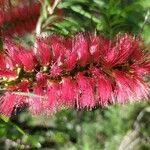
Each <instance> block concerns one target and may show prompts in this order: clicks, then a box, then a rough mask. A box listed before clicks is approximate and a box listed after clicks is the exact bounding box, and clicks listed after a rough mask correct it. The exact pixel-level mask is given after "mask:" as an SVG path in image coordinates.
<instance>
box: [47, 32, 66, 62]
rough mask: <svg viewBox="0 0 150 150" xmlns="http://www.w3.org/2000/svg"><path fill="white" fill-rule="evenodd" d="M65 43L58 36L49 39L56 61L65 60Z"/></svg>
mask: <svg viewBox="0 0 150 150" xmlns="http://www.w3.org/2000/svg"><path fill="white" fill-rule="evenodd" d="M63 41H64V39H63V38H61V37H59V36H56V35H52V36H51V37H50V38H49V42H50V45H51V47H52V52H53V60H54V61H56V60H58V59H59V60H60V62H61V61H63V60H64V53H65V50H64V45H63Z"/></svg>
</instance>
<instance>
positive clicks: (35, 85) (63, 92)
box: [0, 33, 150, 114]
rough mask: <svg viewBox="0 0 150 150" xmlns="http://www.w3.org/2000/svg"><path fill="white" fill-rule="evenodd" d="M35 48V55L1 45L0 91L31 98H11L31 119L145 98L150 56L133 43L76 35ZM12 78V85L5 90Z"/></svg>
mask: <svg viewBox="0 0 150 150" xmlns="http://www.w3.org/2000/svg"><path fill="white" fill-rule="evenodd" d="M36 42H37V43H36V44H37V52H38V53H37V54H35V53H33V50H30V51H29V50H27V49H26V48H24V47H23V46H20V45H17V44H14V43H12V42H11V41H10V39H9V40H5V48H6V51H4V52H3V54H2V55H1V57H0V60H1V61H2V64H1V66H0V76H1V77H7V80H3V78H2V80H1V86H2V88H5V89H6V91H9V93H16V92H29V91H33V95H34V96H33V97H30V96H28V95H25V96H17V97H16V98H17V99H19V101H18V100H15V105H14V106H15V107H18V106H22V105H23V104H27V103H28V105H29V109H30V110H31V112H33V113H34V114H37V113H46V114H51V113H53V112H55V111H57V110H59V109H61V108H62V107H65V108H72V107H77V109H85V108H86V109H92V108H95V107H97V106H102V107H104V106H108V105H109V104H114V103H121V104H122V103H127V102H132V101H142V100H148V99H149V97H150V84H149V83H148V82H146V80H145V78H146V76H149V74H150V59H149V58H150V54H149V52H148V51H146V48H144V46H143V45H142V42H141V41H140V38H139V37H138V38H136V37H132V36H131V35H128V34H124V35H121V34H119V35H118V36H116V38H114V39H112V40H108V39H105V38H104V37H102V36H99V35H93V34H83V33H79V34H77V35H75V36H74V37H70V38H69V37H68V38H64V37H59V36H58V35H57V36H56V35H51V36H50V37H48V38H44V39H43V38H40V39H38V40H37V41H36ZM141 45H142V47H141ZM49 48H50V49H49ZM6 60H9V61H8V62H9V63H8V62H7V64H6ZM11 63H12V65H11ZM8 64H9V65H8ZM43 65H44V66H43ZM45 65H46V66H45ZM8 66H9V67H8ZM12 76H14V77H15V78H14V79H13V82H12V84H7V82H8V81H9V80H10V81H11V80H12V78H11V77H12ZM16 81H17V82H16ZM24 81H27V82H24ZM6 85H7V86H6ZM6 102H7V101H6ZM4 104H5V103H4ZM10 104H11V102H10ZM11 105H12V104H11ZM3 108H4V107H3ZM1 110H3V109H1ZM4 112H5V110H4ZM6 114H7V113H6Z"/></svg>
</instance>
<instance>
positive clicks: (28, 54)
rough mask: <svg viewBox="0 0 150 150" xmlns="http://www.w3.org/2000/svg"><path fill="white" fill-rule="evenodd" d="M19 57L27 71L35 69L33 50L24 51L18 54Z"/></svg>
mask: <svg viewBox="0 0 150 150" xmlns="http://www.w3.org/2000/svg"><path fill="white" fill-rule="evenodd" d="M18 57H19V60H20V61H21V63H22V65H23V67H24V69H25V70H26V71H29V72H30V71H32V70H33V69H34V55H33V52H32V51H28V50H26V51H22V52H20V53H19V54H18Z"/></svg>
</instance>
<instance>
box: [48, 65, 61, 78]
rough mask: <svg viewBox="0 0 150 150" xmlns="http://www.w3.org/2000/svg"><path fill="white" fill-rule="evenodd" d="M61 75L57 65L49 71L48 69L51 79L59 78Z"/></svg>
mask: <svg viewBox="0 0 150 150" xmlns="http://www.w3.org/2000/svg"><path fill="white" fill-rule="evenodd" d="M61 73H62V69H61V66H59V64H58V63H54V64H53V65H52V66H51V69H50V76H51V77H57V76H60V75H61Z"/></svg>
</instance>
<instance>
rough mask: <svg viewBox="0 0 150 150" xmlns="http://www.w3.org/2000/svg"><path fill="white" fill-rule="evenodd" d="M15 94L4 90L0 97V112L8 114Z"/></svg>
mask: <svg viewBox="0 0 150 150" xmlns="http://www.w3.org/2000/svg"><path fill="white" fill-rule="evenodd" d="M15 99H16V97H15V95H13V94H11V93H9V92H6V93H5V94H4V95H3V96H2V97H1V98H0V114H3V115H7V116H10V115H11V113H12V111H13V110H14V106H15Z"/></svg>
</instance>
